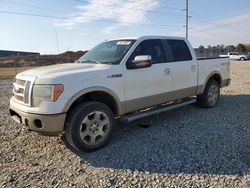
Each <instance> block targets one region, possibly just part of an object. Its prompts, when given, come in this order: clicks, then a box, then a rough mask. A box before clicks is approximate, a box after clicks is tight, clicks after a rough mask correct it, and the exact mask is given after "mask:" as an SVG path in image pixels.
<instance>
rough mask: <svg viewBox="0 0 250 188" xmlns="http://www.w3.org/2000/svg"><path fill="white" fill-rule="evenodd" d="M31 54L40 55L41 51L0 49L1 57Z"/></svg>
mask: <svg viewBox="0 0 250 188" xmlns="http://www.w3.org/2000/svg"><path fill="white" fill-rule="evenodd" d="M29 55H40V53H37V52H21V51H9V50H0V57H8V56H29Z"/></svg>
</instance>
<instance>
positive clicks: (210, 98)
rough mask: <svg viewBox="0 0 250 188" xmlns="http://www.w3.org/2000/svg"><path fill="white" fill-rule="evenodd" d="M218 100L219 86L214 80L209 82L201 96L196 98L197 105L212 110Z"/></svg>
mask: <svg viewBox="0 0 250 188" xmlns="http://www.w3.org/2000/svg"><path fill="white" fill-rule="evenodd" d="M219 99H220V86H219V83H218V82H217V81H216V80H213V79H211V80H209V81H208V82H207V85H206V88H205V90H204V92H203V94H201V95H198V96H197V104H198V106H200V107H203V108H213V107H215V106H216V105H217V103H218V102H219Z"/></svg>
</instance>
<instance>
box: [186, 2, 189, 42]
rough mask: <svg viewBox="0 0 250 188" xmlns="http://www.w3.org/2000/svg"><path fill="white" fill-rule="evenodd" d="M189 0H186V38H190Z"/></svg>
mask: <svg viewBox="0 0 250 188" xmlns="http://www.w3.org/2000/svg"><path fill="white" fill-rule="evenodd" d="M188 18H189V16H188V0H186V38H187V39H188Z"/></svg>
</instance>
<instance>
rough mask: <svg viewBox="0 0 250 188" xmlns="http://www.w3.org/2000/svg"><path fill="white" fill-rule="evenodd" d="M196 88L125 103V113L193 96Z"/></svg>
mask: <svg viewBox="0 0 250 188" xmlns="http://www.w3.org/2000/svg"><path fill="white" fill-rule="evenodd" d="M196 89H197V87H191V88H187V89H181V90H177V91H172V92H167V93H162V94H157V95H153V96H148V97H143V98H139V99H133V100H129V101H126V113H128V112H133V111H136V110H141V109H144V108H147V107H151V106H155V105H159V104H162V103H166V102H170V101H173V100H177V99H182V98H185V97H190V96H193V95H195V93H196Z"/></svg>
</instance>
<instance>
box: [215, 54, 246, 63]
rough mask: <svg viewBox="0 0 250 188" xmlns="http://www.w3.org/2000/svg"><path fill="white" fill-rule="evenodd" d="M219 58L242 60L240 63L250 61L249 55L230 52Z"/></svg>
mask: <svg viewBox="0 0 250 188" xmlns="http://www.w3.org/2000/svg"><path fill="white" fill-rule="evenodd" d="M219 57H228V58H229V59H231V60H240V61H245V60H248V55H245V54H239V53H237V52H229V53H228V54H227V55H219Z"/></svg>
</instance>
